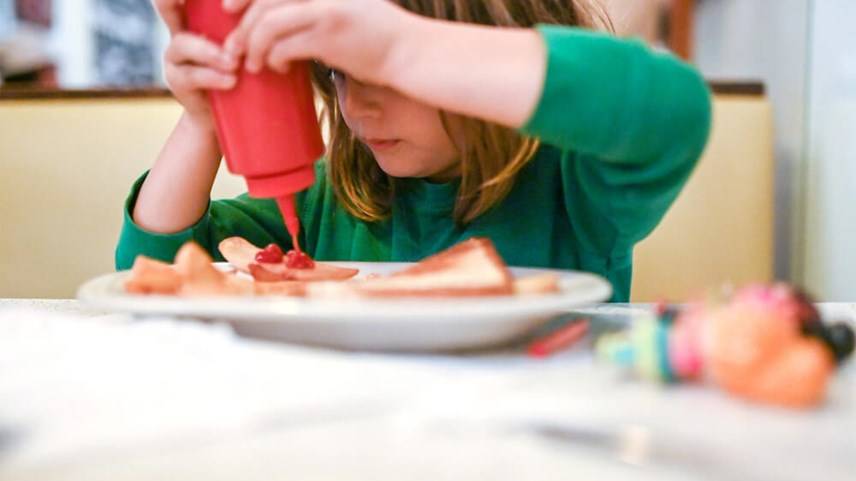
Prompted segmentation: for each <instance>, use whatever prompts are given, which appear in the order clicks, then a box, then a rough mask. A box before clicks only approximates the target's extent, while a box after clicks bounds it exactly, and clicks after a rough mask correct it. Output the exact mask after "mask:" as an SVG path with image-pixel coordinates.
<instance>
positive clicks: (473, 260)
mask: <svg viewBox="0 0 856 481" xmlns="http://www.w3.org/2000/svg"><path fill="white" fill-rule="evenodd" d="M307 289H308V294H309V295H310V296H314V297H339V296H346V297H347V296H351V297H353V296H359V297H470V296H506V295H511V294H513V293H514V283H513V278H512V275H511V272H510V271H509V270H508V267H507V266H506V265H505V263H504V262H503V261H502V258H500V256H499V254H498V253H497V252H496V249H495V248H494V246H493V243H492V242H491V241H490V240H489V239H485V238H473V239H470V240H467V241H464V242H462V243H460V244H457V245H455V246H453V247H451V248H449V249H446V250H445V251H443V252H440V253H439V254H435V255H433V256H430V257H428V258H426V259H425V260H423V261H421V262H419V263H417V264H415V265H413V266H411V267H409V268H407V269H404V270H402V271H400V272H398V273H395V274H392V275H390V276H388V277H381V278H373V279H365V280H362V281H355V282H347V283H326V282H325V283H321V284H318V285H315V284H313V285H310V286H307Z"/></svg>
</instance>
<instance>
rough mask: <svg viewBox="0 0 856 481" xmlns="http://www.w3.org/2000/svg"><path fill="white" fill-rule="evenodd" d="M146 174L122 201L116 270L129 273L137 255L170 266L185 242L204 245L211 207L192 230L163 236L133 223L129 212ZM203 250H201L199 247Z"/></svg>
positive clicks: (131, 211) (189, 228)
mask: <svg viewBox="0 0 856 481" xmlns="http://www.w3.org/2000/svg"><path fill="white" fill-rule="evenodd" d="M148 175H149V173H148V171H146V172H145V173H144V174H143V175H142V176H141V177H140V178H139V179H137V181H136V182H134V185H133V187H132V188H131V193H130V194H129V195H128V198H127V200H126V201H125V212H124V222H123V223H122V231H121V233H120V235H119V244H118V246H117V248H116V269H117V270H120V269H129V268H131V266H132V265H133V264H134V260H135V259H136V258H137V256H138V255H144V256H146V257H150V258H153V259H158V260H161V261H164V262H172V261H173V259H175V254H176V252H178V250H179V249H180V248H181V246H183V245H184V244H185V243H187V242H188V241H196V242H197V243H200V244H204V240H205V239H206V238H207V232H208V230H209V215H208V214H209V212H210V209H211V203H210V202H209V203H208V208H206V210H205V213H204V214H203V215H202V217H201V218H200V219H199V220H198V221H197V222H196V223H195V224H193V225H192V226H190V227H188V228H187V229H184V230H182V231H179V232H174V233H170V234H164V233H159V232H151V231H148V230H146V229H144V228H142V227H140V226H139V225H137V223H136V222H134V218H133V215H132V213H133V211H134V207H135V206H136V204H137V197H138V196H139V194H140V189H141V188H142V185H143V182H145V180H146V177H148ZM203 247H205V246H204V245H203Z"/></svg>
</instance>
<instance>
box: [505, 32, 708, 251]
mask: <svg viewBox="0 0 856 481" xmlns="http://www.w3.org/2000/svg"><path fill="white" fill-rule="evenodd" d="M539 31H540V33H541V35H542V36H543V38H544V41H545V44H546V46H547V55H548V59H547V74H546V80H545V84H544V88H543V93H542V96H541V99H540V101H539V105H538V107H537V108H536V111H535V112H534V114H533V115H532V117H531V118H530V119H529V121H528V122H527V123H526V125H525V126H524V127H523V128H522V131H523V133H525V134H527V135H531V136H534V137H538V138H540V139H541V140H542V141H543V142H544V143H546V144H548V145H551V146H554V147H556V148H558V149H559V150H561V151H562V154H561V155H562V163H561V170H562V182H563V190H564V196H565V198H564V203H565V207H566V210H567V212H568V215H569V216H570V219H571V222H572V225H573V226H574V230H575V231H576V233H577V234H578V235H579V237H580V241H581V247H582V248H583V249H584V250H585V251H588V252H584V253H583V255H585V254H587V253H590V254H594V255H598V256H605V257H606V258H609V259H624V260H623V261H622V262H626V263H628V266H629V262H630V258H631V255H630V254H631V251H632V247H633V245H634V244H635V243H636V242H638V241H639V240H641V239H643V238H644V237H645V236H647V235H648V234H649V233H650V232H651V230H653V228H654V227H655V226H656V225H657V223H658V222H659V221H660V219H661V218H662V217H663V215H664V214H665V212H666V211H667V210H668V208H669V206H670V205H671V204H672V202H673V201H674V199H675V198H676V197H677V195H678V193H679V192H680V190H681V188H682V187H683V185H684V183H685V182H686V180H687V178H688V177H689V175H690V173H691V172H692V170H693V168H694V166H695V164H696V162H697V160H698V158H699V157H700V156H701V154H702V152H703V150H704V146H705V144H706V142H707V137H708V133H709V130H710V122H711V101H710V92H709V90H708V88H707V85H706V83H705V82H704V80H703V79H702V77H701V76H700V74H699V73H698V72H697V71H696V70H695V69H694V68H692V67H691V66H689V65H687V64H685V63H683V62H681V61H680V60H678V59H677V58H675V57H674V56H672V55H670V54H665V53H655V52H653V51H651V50H650V49H648V48H647V47H646V46H644V45H643V44H642V43H640V42H638V41H629V40H622V39H617V38H615V37H612V36H609V35H606V34H601V33H595V32H590V31H585V30H581V29H577V28H571V27H557V26H539Z"/></svg>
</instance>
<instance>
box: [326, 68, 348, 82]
mask: <svg viewBox="0 0 856 481" xmlns="http://www.w3.org/2000/svg"><path fill="white" fill-rule="evenodd" d="M330 80H332V81H333V82H334V83H339V82H344V81H345V73H344V72H342V71H341V70H337V69H334V68H331V69H330Z"/></svg>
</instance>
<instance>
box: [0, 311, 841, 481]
mask: <svg viewBox="0 0 856 481" xmlns="http://www.w3.org/2000/svg"><path fill="white" fill-rule="evenodd" d="M821 307H822V309H823V311H824V312H825V314H826V315H827V316H831V317H844V318H849V319H851V320H852V319H853V318H854V316H856V304H825V305H822V306H821ZM628 309H632V307H628V306H604V307H600V308H597V309H594V310H591V311H590V312H589V313H590V314H594V315H596V316H604V317H612V318H617V317H620V316H622V315H623V314H625V313H626V312H627V311H628ZM854 395H856V377H854V369H853V367H852V365H851V366H848V367H846V368H845V369H844V370H842V371H841V372H840V373H839V375H838V376H837V378H836V381H835V383H834V385H833V386H832V389H831V392H830V396H829V399H828V402H827V403H826V404H825V405H824V406H823V407H822V408H821V409H819V410H815V411H811V412H794V411H788V410H781V409H773V408H768V407H759V406H754V405H751V404H748V403H745V402H742V401H740V400H736V399H733V398H730V397H728V396H726V395H724V394H722V393H720V392H718V391H716V390H714V389H712V388H705V387H701V386H670V387H663V386H655V385H651V384H647V383H644V382H639V381H636V380H633V379H628V378H625V377H622V376H621V375H619V374H618V373H616V372H615V371H613V370H611V369H610V368H609V367H607V366H601V365H597V364H595V362H594V361H593V360H592V359H591V356H590V352H589V351H588V350H587V349H586V348H585V347H582V346H581V347H578V348H575V349H573V350H571V351H569V352H567V353H564V354H562V355H560V356H556V357H553V358H550V359H548V360H546V361H538V360H531V359H527V358H526V357H524V356H523V355H522V354H521V353H520V352H517V351H506V352H501V353H492V354H482V355H468V356H401V355H398V356H393V355H371V354H358V353H345V352H335V351H323V350H313V349H308V348H301V347H297V346H290V345H284V344H273V343H264V342H259V341H251V340H246V339H242V338H239V337H236V336H235V335H233V333H232V332H231V330H230V329H229V328H228V327H227V326H223V325H212V324H203V323H196V322H187V321H175V320H171V319H155V320H146V321H135V320H133V319H131V318H129V317H125V316H122V315H108V314H104V313H96V312H91V311H87V310H86V309H84V308H82V307H81V306H80V305H78V304H77V303H76V302H75V301H15V300H5V301H0V479H2V480H7V479H8V480H21V481H25V480H87V481H93V480H102V479H103V480H110V481H121V480H137V479H140V480H144V479H145V480H150V479H181V480H196V479H205V480H217V479H224V480H225V479H241V480H256V479H258V480H270V479H283V478H285V479H300V480H316V479H317V480H322V479H324V480H327V479H329V480H336V481H346V480H351V479H354V480H357V479H370V480H386V479H389V480H396V481H398V480H405V479H406V480H422V479H424V480H431V481H438V480H444V479H490V480H506V479H507V480H529V479H531V480H542V479H544V480H548V479H556V480H560V479H561V480H566V479H598V480H612V479H657V480H669V479H675V480H678V479H680V480H684V479H717V480H721V479H735V480H755V479H757V480H763V479H770V480H792V479H793V480H802V479H823V480H845V479H847V480H850V479H853V476H854V475H853V473H854V472H856V456H854V454H856V397H854Z"/></svg>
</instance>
